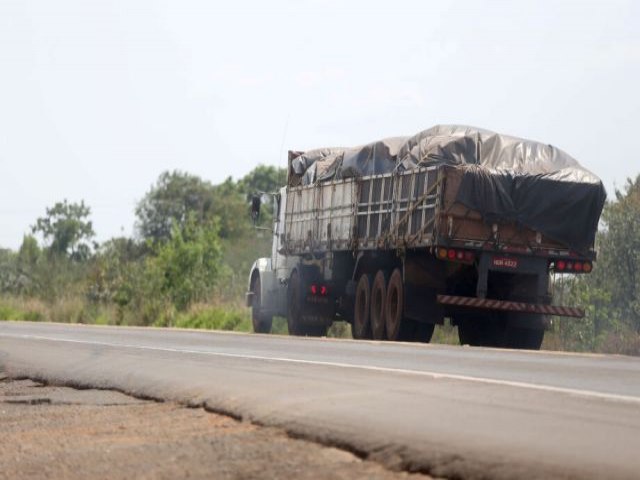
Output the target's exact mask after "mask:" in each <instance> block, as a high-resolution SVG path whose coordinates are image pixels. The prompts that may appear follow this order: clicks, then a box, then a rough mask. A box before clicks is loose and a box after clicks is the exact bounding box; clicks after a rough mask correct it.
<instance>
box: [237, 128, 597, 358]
mask: <svg viewBox="0 0 640 480" xmlns="http://www.w3.org/2000/svg"><path fill="white" fill-rule="evenodd" d="M274 197H275V198H274V202H273V206H274V207H273V208H274V216H273V219H274V221H273V230H272V233H273V242H272V250H271V256H270V257H268V258H260V259H257V260H256V261H255V263H254V264H253V266H252V268H251V271H250V273H249V282H248V292H247V296H246V297H247V306H249V307H251V316H252V323H253V329H254V331H255V332H257V333H268V332H270V331H271V327H272V319H273V317H274V316H282V317H286V319H287V326H288V330H289V334H291V335H304V336H324V335H326V334H327V329H328V328H329V327H330V326H331V325H332V324H333V322H336V321H346V322H348V323H349V324H351V331H352V336H353V338H354V339H373V340H379V341H384V340H387V341H412V342H429V341H430V339H431V337H432V335H433V331H434V327H435V325H438V324H440V325H442V324H443V323H444V322H445V319H448V320H449V321H450V323H451V324H452V325H455V326H457V330H458V335H459V340H460V343H461V344H468V345H471V346H485V347H497V348H516V349H540V347H541V344H542V341H543V337H544V332H545V328H546V327H547V326H548V325H549V321H550V320H549V319H550V317H551V316H566V317H578V318H579V317H583V316H584V310H583V309H582V308H579V307H575V306H566V305H557V304H556V302H554V299H553V295H552V286H553V281H552V278H553V277H555V276H556V275H557V274H576V275H584V274H589V273H590V272H591V271H592V270H593V266H594V261H595V260H596V252H595V248H594V243H595V235H596V231H597V228H598V222H599V217H600V214H601V211H602V208H603V206H604V202H605V200H606V192H605V190H604V187H603V185H602V182H601V181H600V180H599V179H598V178H597V177H596V176H595V175H593V174H592V173H591V172H589V171H588V170H586V169H584V168H583V167H581V166H580V165H579V164H578V162H577V161H575V160H574V159H573V158H572V157H570V156H569V155H568V154H566V153H565V152H563V151H562V150H560V149H558V148H556V147H553V146H551V145H547V144H542V143H539V142H534V141H531V140H525V139H521V138H516V137H511V136H506V135H501V134H497V133H494V132H491V131H488V130H482V129H477V128H473V127H465V126H459V125H441V126H436V127H433V128H431V129H428V130H425V131H423V132H420V133H419V134H417V135H414V136H412V137H400V138H392V139H386V140H382V141H378V142H373V143H370V144H367V145H364V146H360V147H355V148H323V149H316V150H311V151H307V152H299V151H290V152H289V156H288V179H287V185H285V186H283V187H282V188H280V189H279V191H278V192H277V193H276V194H275V195H274Z"/></svg>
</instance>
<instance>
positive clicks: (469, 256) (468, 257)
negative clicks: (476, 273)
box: [464, 252, 474, 262]
mask: <svg viewBox="0 0 640 480" xmlns="http://www.w3.org/2000/svg"><path fill="white" fill-rule="evenodd" d="M473 258H474V257H473V253H472V252H464V259H465V260H466V261H467V262H472V261H473Z"/></svg>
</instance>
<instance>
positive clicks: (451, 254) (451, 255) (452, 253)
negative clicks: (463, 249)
mask: <svg viewBox="0 0 640 480" xmlns="http://www.w3.org/2000/svg"><path fill="white" fill-rule="evenodd" d="M447 257H449V260H453V259H455V258H456V251H455V250H453V249H452V250H449V251H448V252H447Z"/></svg>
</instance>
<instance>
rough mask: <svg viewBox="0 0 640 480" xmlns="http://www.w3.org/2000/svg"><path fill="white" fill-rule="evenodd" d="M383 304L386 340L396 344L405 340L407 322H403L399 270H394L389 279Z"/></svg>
mask: <svg viewBox="0 0 640 480" xmlns="http://www.w3.org/2000/svg"><path fill="white" fill-rule="evenodd" d="M385 303H386V305H385V309H384V323H385V329H386V331H387V338H388V339H389V340H391V341H396V342H397V341H403V340H405V339H406V338H407V334H406V328H407V325H408V322H406V321H404V282H403V281H402V272H400V269H399V268H396V269H394V270H393V272H392V273H391V277H389V284H388V285H387V296H386V301H385Z"/></svg>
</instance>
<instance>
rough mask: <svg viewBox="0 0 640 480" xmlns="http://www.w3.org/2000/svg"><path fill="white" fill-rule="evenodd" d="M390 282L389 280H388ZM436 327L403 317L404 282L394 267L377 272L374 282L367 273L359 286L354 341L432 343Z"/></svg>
mask: <svg viewBox="0 0 640 480" xmlns="http://www.w3.org/2000/svg"><path fill="white" fill-rule="evenodd" d="M387 279H388V280H387ZM434 327H435V325H434V324H429V323H423V322H417V321H414V320H410V319H408V318H405V316H404V281H403V279H402V272H401V270H400V269H399V268H395V269H394V270H393V272H392V273H391V275H390V276H389V275H388V274H387V272H385V271H384V270H378V272H377V273H376V275H375V277H374V278H373V282H372V281H371V276H370V275H369V274H367V273H364V274H362V275H361V276H360V279H359V280H358V284H357V287H356V298H355V305H354V316H353V325H352V333H353V338H355V339H371V338H373V339H374V340H391V341H405V342H407V341H408V342H429V341H430V340H431V336H432V335H433V330H434Z"/></svg>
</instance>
